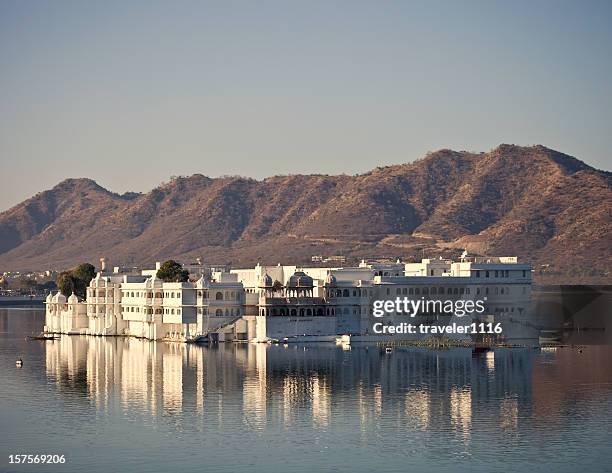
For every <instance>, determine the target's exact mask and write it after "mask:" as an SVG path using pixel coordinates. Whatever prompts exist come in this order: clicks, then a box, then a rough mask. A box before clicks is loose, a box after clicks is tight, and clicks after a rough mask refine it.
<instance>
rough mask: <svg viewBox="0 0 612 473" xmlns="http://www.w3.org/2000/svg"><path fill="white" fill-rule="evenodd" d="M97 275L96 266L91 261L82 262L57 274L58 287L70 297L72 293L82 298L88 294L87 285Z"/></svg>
mask: <svg viewBox="0 0 612 473" xmlns="http://www.w3.org/2000/svg"><path fill="white" fill-rule="evenodd" d="M95 275H96V268H95V267H94V266H93V265H92V264H90V263H82V264H80V265H78V266H76V267H75V268H72V269H70V270H68V271H62V272H61V273H59V274H58V276H57V281H56V284H57V287H58V289H59V290H60V292H61V293H62V294H63V295H64V296H66V297H69V296H70V295H71V294H72V293H74V294H76V296H77V297H79V298H80V299H85V298H86V296H87V286H89V283H90V282H91V280H92V279H93V278H94V276H95Z"/></svg>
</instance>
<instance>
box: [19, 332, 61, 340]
mask: <svg viewBox="0 0 612 473" xmlns="http://www.w3.org/2000/svg"><path fill="white" fill-rule="evenodd" d="M59 338H60V337H59V336H57V335H46V334H44V333H41V334H40V335H31V336H28V337H26V340H59Z"/></svg>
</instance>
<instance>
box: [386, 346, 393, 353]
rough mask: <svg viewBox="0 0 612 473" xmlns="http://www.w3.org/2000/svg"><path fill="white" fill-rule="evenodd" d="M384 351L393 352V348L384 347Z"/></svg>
mask: <svg viewBox="0 0 612 473" xmlns="http://www.w3.org/2000/svg"><path fill="white" fill-rule="evenodd" d="M385 353H393V348H391V347H386V348H385Z"/></svg>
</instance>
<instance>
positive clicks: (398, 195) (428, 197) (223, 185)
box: [0, 144, 612, 283]
mask: <svg viewBox="0 0 612 473" xmlns="http://www.w3.org/2000/svg"><path fill="white" fill-rule="evenodd" d="M611 217H612V173H610V172H607V171H602V170H597V169H594V168H592V167H590V166H588V165H587V164H585V163H584V162H582V161H580V160H578V159H576V158H574V157H571V156H569V155H566V154H563V153H560V152H557V151H554V150H551V149H548V148H546V147H544V146H541V145H537V146H530V147H521V146H515V145H506V144H503V145H500V146H498V147H497V148H495V149H493V150H491V151H490V152H486V153H474V152H466V151H452V150H446V149H444V150H439V151H435V152H431V153H428V154H427V155H426V156H424V157H423V158H421V159H418V160H416V161H414V162H411V163H407V164H399V165H393V166H385V167H378V168H376V169H374V170H372V171H370V172H367V173H365V174H359V175H355V176H348V175H322V174H314V175H289V176H274V177H269V178H266V179H264V180H255V179H250V178H245V177H237V176H236V177H221V178H210V177H206V176H204V175H201V174H195V175H192V176H189V177H177V178H173V179H171V180H170V181H169V182H167V183H165V184H162V185H161V186H159V187H157V188H155V189H153V190H152V191H150V192H148V193H143V194H138V193H126V194H123V195H120V194H116V193H113V192H110V191H108V190H106V189H104V188H103V187H101V186H99V185H98V184H97V183H96V182H94V181H93V180H91V179H84V178H82V179H66V180H65V181H63V182H61V183H59V184H58V185H56V186H55V187H53V188H52V189H50V190H46V191H44V192H40V193H39V194H37V195H35V196H33V197H32V198H30V199H28V200H26V201H24V202H22V203H20V204H18V205H16V206H14V207H13V208H11V209H9V210H7V211H5V212H2V213H0V271H6V270H26V269H31V270H37V269H49V268H52V269H64V268H67V267H70V266H73V265H75V264H76V263H79V262H82V261H90V262H92V263H94V264H95V263H96V262H97V261H98V259H99V258H100V257H101V256H105V257H106V258H107V259H109V260H110V261H111V264H116V265H119V264H122V265H142V264H152V263H153V262H154V261H156V260H158V261H159V260H164V259H168V258H175V259H178V260H181V261H184V262H188V261H193V260H194V259H195V258H196V257H201V258H202V259H203V260H204V261H206V262H216V263H219V262H223V263H227V262H231V263H232V266H235V267H236V266H245V265H251V264H255V263H256V262H261V263H268V264H276V263H277V262H283V263H289V262H296V263H300V264H306V263H309V262H310V258H311V256H312V255H332V254H342V255H344V256H346V257H347V258H348V259H349V260H351V259H355V260H357V259H361V258H378V259H380V258H393V259H395V258H397V257H401V258H403V259H405V260H409V259H414V258H421V257H422V256H425V257H436V256H438V255H442V256H456V255H458V254H459V253H460V252H461V251H462V250H463V249H466V250H467V251H468V252H471V253H476V254H488V255H518V256H519V257H520V258H521V259H522V260H525V261H530V262H532V263H533V264H534V267H535V269H536V276H537V277H538V278H540V279H542V280H546V278H552V277H557V278H560V279H561V280H564V281H570V280H571V281H577V280H583V281H585V280H587V279H588V280H589V281H591V280H593V279H595V280H596V281H599V282H607V283H610V280H611V278H610V272H609V271H610V263H611V261H612V243H611V241H612V239H611V235H612V231H611V230H612V218H611Z"/></svg>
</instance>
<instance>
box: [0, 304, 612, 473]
mask: <svg viewBox="0 0 612 473" xmlns="http://www.w3.org/2000/svg"><path fill="white" fill-rule="evenodd" d="M43 321H44V310H43V309H42V308H41V309H28V308H20V309H6V308H2V309H0V367H1V372H2V380H1V381H0V425H1V428H0V471H2V472H6V471H16V472H17V471H61V472H70V471H89V472H105V473H108V472H130V471H147V472H164V473H167V472H172V471H176V472H191V471H194V472H195V471H198V472H203V471H228V472H236V471H239V470H242V471H262V472H269V471H292V472H313V471H350V472H362V471H363V472H372V471H378V470H380V471H398V472H400V471H401V472H405V471H414V472H455V471H466V472H467V471H470V472H494V471H500V472H534V471H542V472H551V471H555V472H575V471H580V472H583V473H586V472H606V471H612V347H609V346H584V347H582V353H580V352H579V349H578V348H570V347H568V348H560V349H557V350H556V351H549V352H541V351H539V350H528V349H498V350H495V351H494V352H490V353H488V354H483V355H479V356H473V355H472V353H471V351H470V350H466V349H452V350H445V351H434V350H427V349H416V348H405V349H399V348H398V349H395V350H394V351H393V353H391V354H384V353H381V352H380V351H379V350H378V349H377V348H376V347H365V346H353V347H352V348H351V349H350V350H343V348H342V347H337V346H335V345H329V344H322V345H318V346H289V347H283V346H268V345H262V344H259V345H236V344H227V345H223V344H221V345H219V346H218V347H210V348H208V347H200V346H192V345H181V344H168V343H161V342H159V343H157V342H148V341H141V340H135V339H122V338H93V337H68V336H64V337H62V338H61V340H58V341H26V340H25V339H24V337H25V335H27V334H32V333H36V332H39V331H40V330H41V328H42V325H43ZM17 357H22V358H23V360H24V365H23V367H22V368H16V366H15V359H16V358H17ZM28 453H30V454H64V455H65V456H66V459H67V461H66V463H65V464H63V465H45V466H44V467H41V465H10V464H9V463H8V456H9V455H10V454H28Z"/></svg>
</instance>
